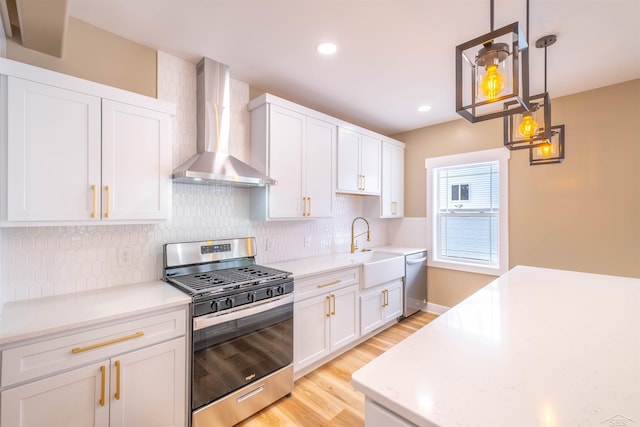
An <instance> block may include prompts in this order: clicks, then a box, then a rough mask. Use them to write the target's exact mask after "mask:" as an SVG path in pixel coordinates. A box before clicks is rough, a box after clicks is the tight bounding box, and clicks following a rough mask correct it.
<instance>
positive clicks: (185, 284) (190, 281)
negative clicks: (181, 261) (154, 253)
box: [167, 264, 291, 296]
mask: <svg viewBox="0 0 640 427" xmlns="http://www.w3.org/2000/svg"><path fill="white" fill-rule="evenodd" d="M290 275H291V273H289V272H286V271H282V270H277V269H275V268H269V267H264V266H261V265H257V264H253V265H247V266H243V267H234V268H224V269H220V270H213V271H201V272H197V273H192V274H185V275H181V276H172V277H167V280H168V281H169V282H171V283H173V284H175V285H178V286H179V287H180V288H182V289H183V290H184V291H185V292H186V293H188V294H189V295H191V296H197V295H204V294H206V295H214V294H219V293H224V292H227V291H230V290H234V289H237V290H240V289H243V288H248V287H252V286H258V285H264V284H267V283H268V282H270V281H272V280H276V279H283V278H286V277H288V276H290Z"/></svg>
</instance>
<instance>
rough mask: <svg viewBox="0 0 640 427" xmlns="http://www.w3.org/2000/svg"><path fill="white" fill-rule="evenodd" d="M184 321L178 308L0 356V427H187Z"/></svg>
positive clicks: (6, 350) (35, 344)
mask: <svg viewBox="0 0 640 427" xmlns="http://www.w3.org/2000/svg"><path fill="white" fill-rule="evenodd" d="M185 319H186V313H185V311H184V310H180V311H175V312H171V313H164V314H162V315H157V316H152V317H151V318H150V319H144V318H143V319H141V320H140V321H129V322H124V323H120V324H116V325H109V326H107V327H100V328H96V330H95V331H94V336H93V337H92V339H87V338H88V335H87V334H89V335H90V334H91V332H92V331H86V332H81V333H76V334H72V335H67V336H62V337H55V338H52V339H44V340H41V341H36V342H30V343H27V344H25V345H23V346H17V347H13V348H9V349H5V350H3V351H2V356H3V365H4V366H3V377H2V385H3V388H2V391H1V392H0V425H1V426H3V427H5V426H6V427H41V426H65V427H125V426H130V427H134V426H164V427H178V426H180V427H183V426H185V425H186V421H187V405H186V354H187V353H186V339H185V336H184V334H185V331H186V329H185V324H186V320H185ZM134 330H135V331H136V332H133V333H131V331H134ZM105 332H106V333H109V335H102V334H101V333H105ZM171 336H174V338H172V339H169V340H165V339H166V338H167V337H171ZM60 350H62V351H60ZM109 352H111V353H112V354H111V355H110V357H107V358H104V356H105V355H108V354H109ZM61 353H65V354H67V357H57V354H61ZM92 354H93V355H95V356H92ZM5 356H6V357H5ZM101 356H102V358H101ZM76 357H77V358H76ZM96 358H98V360H93V359H96ZM5 359H6V361H5ZM69 360H72V362H69ZM85 361H90V362H91V363H88V364H86V363H83V362H85ZM7 364H8V365H9V366H6V365H7ZM74 364H76V365H77V366H74ZM29 366H30V367H32V368H33V369H29V368H27V367H29ZM69 366H70V367H71V369H63V368H64V367H69ZM7 371H12V372H14V373H16V372H17V374H15V375H13V376H12V375H4V373H5V372H7ZM41 372H49V374H48V375H40V373H41ZM34 375H39V376H37V377H36V378H34V379H32V380H28V381H27V382H20V380H21V379H25V378H30V377H32V376H34ZM12 382H16V383H17V384H16V385H13V384H12Z"/></svg>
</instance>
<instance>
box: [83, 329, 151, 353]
mask: <svg viewBox="0 0 640 427" xmlns="http://www.w3.org/2000/svg"><path fill="white" fill-rule="evenodd" d="M143 335H144V332H142V331H138V332H136V333H135V334H131V335H127V336H125V337H119V338H114V339H112V340H108V341H103V342H100V343H97V344H91V345H88V346H86V347H75V348H72V349H71V353H72V354H76V353H82V352H84V351H89V350H93V349H95V348H100V347H104V346H107V345H111V344H116V343H119V342H122V341H127V340H131V339H134V338H138V337H141V336H143Z"/></svg>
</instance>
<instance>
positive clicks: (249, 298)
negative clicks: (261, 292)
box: [247, 292, 256, 302]
mask: <svg viewBox="0 0 640 427" xmlns="http://www.w3.org/2000/svg"><path fill="white" fill-rule="evenodd" d="M255 300H256V293H255V292H249V293H248V294H247V301H249V302H254V301H255Z"/></svg>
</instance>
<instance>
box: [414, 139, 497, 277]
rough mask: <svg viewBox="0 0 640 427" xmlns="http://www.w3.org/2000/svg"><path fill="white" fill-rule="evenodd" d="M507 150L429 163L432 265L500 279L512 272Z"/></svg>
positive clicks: (428, 197)
mask: <svg viewBox="0 0 640 427" xmlns="http://www.w3.org/2000/svg"><path fill="white" fill-rule="evenodd" d="M508 159H509V151H508V150H506V149H503V148H499V149H495V150H486V151H479V152H474V153H464V154H456V155H451V156H444V157H436V158H431V159H426V160H425V167H426V169H427V216H429V217H430V218H429V221H428V223H429V234H430V236H429V240H430V244H431V247H430V251H429V255H430V258H431V259H430V262H431V265H433V266H436V267H442V268H450V269H457V270H464V271H472V272H477V273H483V274H493V275H499V274H502V273H503V272H505V271H506V270H507V269H508V254H509V248H508V243H509V239H508V215H507V206H508V201H507V195H508V193H507V176H508V170H507V168H508V161H507V160H508Z"/></svg>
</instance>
